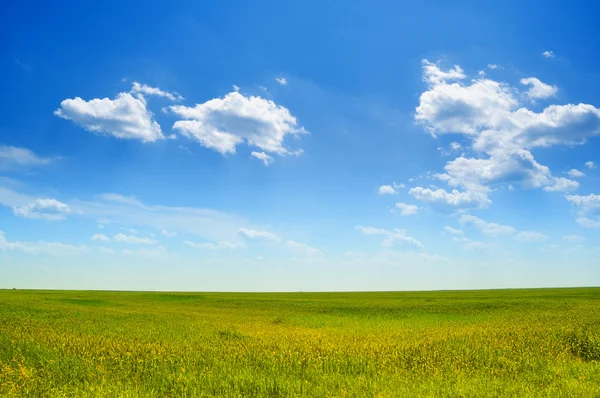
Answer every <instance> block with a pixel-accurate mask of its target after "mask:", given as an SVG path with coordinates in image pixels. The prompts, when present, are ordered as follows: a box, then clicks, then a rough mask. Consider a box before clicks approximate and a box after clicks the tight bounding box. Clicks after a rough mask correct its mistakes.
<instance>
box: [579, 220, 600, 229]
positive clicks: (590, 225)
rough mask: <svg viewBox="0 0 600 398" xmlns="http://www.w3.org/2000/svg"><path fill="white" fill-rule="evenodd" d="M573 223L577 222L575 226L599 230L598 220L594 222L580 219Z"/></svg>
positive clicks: (599, 221) (599, 223) (599, 222)
mask: <svg viewBox="0 0 600 398" xmlns="http://www.w3.org/2000/svg"><path fill="white" fill-rule="evenodd" d="M575 221H576V222H577V224H579V225H581V226H582V227H585V228H600V220H598V221H594V220H592V219H590V218H587V217H580V218H578V219H577V220H575Z"/></svg>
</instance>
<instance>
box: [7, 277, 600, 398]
mask: <svg viewBox="0 0 600 398" xmlns="http://www.w3.org/2000/svg"><path fill="white" fill-rule="evenodd" d="M0 395H1V396H33V397H45V396H48V397H102V396H110V397H186V396H187V397H195V396H223V397H248V396H282V397H293V396H315V397H326V396H329V397H333V396H337V397H342V396H352V397H371V396H384V397H388V396H469V397H470V396H515V397H524V396H565V397H567V396H569V397H570V396H584V397H588V396H589V397H594V396H600V288H578V289H537V290H506V291H500V290H497V291H465V292H417V293H408V292H405V293H392V292H390V293H293V294H283V293H282V294H224V293H223V294H221V293H198V294H192V293H143V292H140V293H123V292H59V291H10V290H7V291H0Z"/></svg>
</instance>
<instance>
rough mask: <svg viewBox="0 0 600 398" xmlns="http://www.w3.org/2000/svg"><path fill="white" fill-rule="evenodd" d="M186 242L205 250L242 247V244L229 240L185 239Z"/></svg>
mask: <svg viewBox="0 0 600 398" xmlns="http://www.w3.org/2000/svg"><path fill="white" fill-rule="evenodd" d="M183 243H184V244H186V245H188V246H190V247H195V248H196V249H203V250H225V249H237V248H239V247H241V246H240V245H238V244H236V243H232V242H227V241H219V242H216V243H215V242H203V243H194V242H190V241H189V240H185V241H184V242H183Z"/></svg>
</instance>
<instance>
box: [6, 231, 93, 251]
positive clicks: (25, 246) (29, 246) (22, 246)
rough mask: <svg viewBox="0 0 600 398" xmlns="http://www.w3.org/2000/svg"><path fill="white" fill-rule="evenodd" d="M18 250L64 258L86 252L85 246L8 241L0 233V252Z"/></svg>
mask: <svg viewBox="0 0 600 398" xmlns="http://www.w3.org/2000/svg"><path fill="white" fill-rule="evenodd" d="M6 250H18V251H22V252H24V253H28V254H35V255H50V256H65V255H74V254H80V253H83V252H85V251H87V250H88V248H87V247H86V246H73V245H67V244H64V243H60V242H44V241H39V242H20V241H14V242H11V241H8V240H6V237H5V236H4V232H2V231H0V251H6Z"/></svg>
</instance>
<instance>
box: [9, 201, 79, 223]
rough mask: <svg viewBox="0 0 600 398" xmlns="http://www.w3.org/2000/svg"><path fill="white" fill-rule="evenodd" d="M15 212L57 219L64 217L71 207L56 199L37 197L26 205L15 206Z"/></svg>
mask: <svg viewBox="0 0 600 398" xmlns="http://www.w3.org/2000/svg"><path fill="white" fill-rule="evenodd" d="M13 212H14V213H15V215H17V216H21V217H25V218H34V219H41V220H53V221H56V220H62V219H64V218H65V217H66V215H67V214H69V213H71V209H69V206H67V205H66V204H64V203H62V202H59V201H58V200H56V199H37V200H36V201H35V202H33V203H29V204H27V205H25V206H21V207H13Z"/></svg>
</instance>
